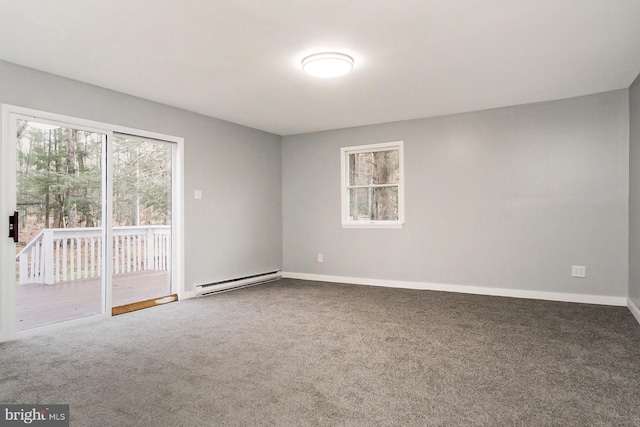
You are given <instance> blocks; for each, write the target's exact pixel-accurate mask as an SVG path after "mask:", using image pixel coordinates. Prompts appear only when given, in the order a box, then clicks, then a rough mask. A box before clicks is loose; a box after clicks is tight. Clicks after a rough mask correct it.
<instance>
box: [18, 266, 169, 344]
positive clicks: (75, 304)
mask: <svg viewBox="0 0 640 427" xmlns="http://www.w3.org/2000/svg"><path fill="white" fill-rule="evenodd" d="M170 280H171V276H170V273H169V272H168V271H157V270H146V271H138V272H136V273H127V274H118V275H115V276H113V306H114V307H115V306H120V305H124V304H129V303H132V302H137V301H143V300H148V299H152V298H157V297H161V296H165V295H169V294H170V293H171V292H170V289H171V286H170ZM101 307H102V283H101V279H100V278H92V279H81V280H73V281H68V282H61V283H57V284H55V285H42V284H36V283H28V284H24V285H17V286H16V330H17V331H24V330H27V329H31V328H35V327H38V326H44V325H49V324H52V323H58V322H62V321H67V320H73V319H78V318H81V317H86V316H91V315H94V314H100V312H101Z"/></svg>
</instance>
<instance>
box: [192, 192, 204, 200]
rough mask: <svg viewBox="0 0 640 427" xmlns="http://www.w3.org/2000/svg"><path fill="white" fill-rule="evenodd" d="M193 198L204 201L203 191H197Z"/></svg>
mask: <svg viewBox="0 0 640 427" xmlns="http://www.w3.org/2000/svg"><path fill="white" fill-rule="evenodd" d="M193 198H194V199H202V190H195V191H194V192H193Z"/></svg>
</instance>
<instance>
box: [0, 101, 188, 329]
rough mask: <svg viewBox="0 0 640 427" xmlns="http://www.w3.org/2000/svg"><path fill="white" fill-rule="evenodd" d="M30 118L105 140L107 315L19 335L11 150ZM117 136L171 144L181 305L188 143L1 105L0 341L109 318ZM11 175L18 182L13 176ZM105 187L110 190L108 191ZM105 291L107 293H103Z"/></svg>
mask: <svg viewBox="0 0 640 427" xmlns="http://www.w3.org/2000/svg"><path fill="white" fill-rule="evenodd" d="M18 117H19V118H26V119H31V120H36V121H40V122H45V123H46V122H49V123H55V124H58V125H63V126H72V127H74V128H77V129H82V130H89V131H92V132H97V133H101V134H104V135H106V141H105V144H103V148H102V149H103V150H106V153H104V151H103V154H105V155H104V156H103V158H105V159H106V167H104V168H103V172H102V174H103V179H105V180H106V184H105V185H104V186H103V191H102V206H103V215H104V217H103V220H102V224H103V227H105V226H106V227H105V228H106V232H105V239H104V241H103V250H104V252H103V253H104V254H105V256H104V260H108V262H105V263H104V264H105V265H104V270H103V280H102V283H103V295H104V298H103V307H102V308H103V310H102V313H101V314H98V315H94V316H88V317H86V318H82V319H77V320H71V321H68V322H63V323H57V324H54V325H48V326H43V327H40V328H34V329H30V330H27V331H21V332H16V329H15V286H16V283H15V261H13V262H12V261H11V259H12V258H11V256H12V255H14V256H15V254H12V253H11V251H10V250H9V247H10V245H9V244H7V242H6V240H8V237H7V236H8V235H9V224H8V217H9V215H12V214H13V210H14V209H15V207H16V206H15V203H16V186H15V167H16V166H15V164H16V158H15V149H13V150H12V149H11V147H10V144H12V143H13V141H14V139H15V135H12V132H13V133H14V134H15V132H16V129H15V123H16V119H17V118H18ZM114 134H124V135H127V136H131V137H137V138H141V139H151V140H155V141H163V142H166V143H171V144H172V147H173V149H172V153H173V156H172V157H173V159H172V193H173V195H172V211H173V212H172V219H171V233H172V238H171V251H172V257H171V259H172V263H171V292H172V293H176V294H178V298H179V299H183V297H184V296H185V290H184V221H183V218H184V191H183V182H184V139H183V138H181V137H176V136H171V135H166V134H160V133H157V132H150V131H145V130H141V129H136V128H130V127H125V126H118V125H113V124H109V123H103V122H98V121H93V120H87V119H82V118H78V117H72V116H66V115H61V114H56V113H49V112H46V111H40V110H35V109H31V108H25V107H19V106H15V105H9V104H3V105H2V133H1V135H2V141H1V143H0V145H1V151H0V152H1V153H2V157H1V161H0V192H1V194H0V217H1V218H0V234H1V236H2V238H3V239H5V241H3V242H2V243H0V266H1V270H2V273H1V274H0V310H1V316H0V341H6V340H10V339H14V338H19V337H22V336H26V335H34V334H38V333H42V332H45V331H49V330H53V329H56V328H60V327H66V326H67V325H70V324H79V323H86V322H90V321H94V320H96V319H103V318H108V317H111V307H112V273H113V262H112V259H113V253H112V252H113V248H112V245H110V244H109V242H111V239H112V236H111V234H112V233H111V230H112V216H113V215H112V214H113V212H112V200H113V198H112V188H111V187H112V186H111V185H110V183H111V182H112V179H113V166H112V159H111V151H112V150H111V145H112V140H113V135H114ZM11 173H12V174H13V175H14V176H11ZM104 187H106V189H105V188H104ZM105 287H106V289H105Z"/></svg>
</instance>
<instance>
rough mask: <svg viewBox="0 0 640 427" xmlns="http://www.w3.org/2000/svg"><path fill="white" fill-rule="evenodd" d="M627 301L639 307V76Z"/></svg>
mask: <svg viewBox="0 0 640 427" xmlns="http://www.w3.org/2000/svg"><path fill="white" fill-rule="evenodd" d="M629 130H630V135H629V139H630V144H629V145H630V147H629V148H630V154H629V160H630V162H629V181H630V183H629V299H631V301H632V302H633V303H634V304H635V306H636V307H640V76H638V78H637V79H636V81H635V82H634V83H633V85H631V88H630V89H629Z"/></svg>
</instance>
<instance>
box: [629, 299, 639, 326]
mask: <svg viewBox="0 0 640 427" xmlns="http://www.w3.org/2000/svg"><path fill="white" fill-rule="evenodd" d="M627 307H629V311H631V314H633V317H635V318H636V320H637V321H638V323H640V309H638V306H637V305H635V304H634V303H633V301H631V298H629V299H627Z"/></svg>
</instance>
